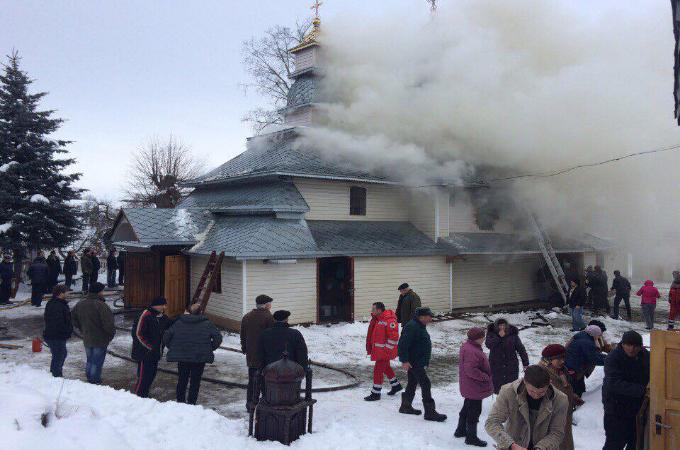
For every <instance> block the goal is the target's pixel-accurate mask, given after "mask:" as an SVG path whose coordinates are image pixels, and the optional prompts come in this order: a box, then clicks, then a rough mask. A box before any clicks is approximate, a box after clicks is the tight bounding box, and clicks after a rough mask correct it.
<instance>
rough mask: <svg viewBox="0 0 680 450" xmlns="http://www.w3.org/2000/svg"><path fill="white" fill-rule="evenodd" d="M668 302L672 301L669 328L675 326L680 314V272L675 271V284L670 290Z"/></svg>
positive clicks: (669, 312)
mask: <svg viewBox="0 0 680 450" xmlns="http://www.w3.org/2000/svg"><path fill="white" fill-rule="evenodd" d="M668 302H669V303H670V307H671V308H670V311H668V329H669V330H672V329H674V328H675V318H676V317H677V316H678V314H680V272H678V271H675V272H673V284H671V289H670V291H668Z"/></svg>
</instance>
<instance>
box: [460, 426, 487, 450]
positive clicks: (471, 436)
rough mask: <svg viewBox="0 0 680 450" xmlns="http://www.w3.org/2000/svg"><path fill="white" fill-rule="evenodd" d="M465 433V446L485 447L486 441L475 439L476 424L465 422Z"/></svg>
mask: <svg viewBox="0 0 680 450" xmlns="http://www.w3.org/2000/svg"><path fill="white" fill-rule="evenodd" d="M465 426H466V427H467V432H466V433H465V445H472V446H473V447H486V441H483V440H481V439H479V438H478V437H477V422H467V423H466V424H465Z"/></svg>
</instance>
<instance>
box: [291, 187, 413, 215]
mask: <svg viewBox="0 0 680 450" xmlns="http://www.w3.org/2000/svg"><path fill="white" fill-rule="evenodd" d="M294 182H295V186H296V187H297V188H298V190H299V191H300V193H301V194H302V197H303V198H304V199H305V201H306V202H307V204H308V205H309V209H310V211H309V212H308V213H307V214H306V216H305V218H306V219H307V220H375V221H381V220H384V221H408V217H409V215H408V208H407V207H406V205H405V202H404V194H403V191H402V190H401V189H400V188H398V187H393V186H386V185H380V184H370V183H349V182H341V181H325V180H313V179H305V178H296V179H295V180H294ZM352 186H360V187H363V188H366V215H365V216H352V215H350V214H349V190H350V188H351V187H352Z"/></svg>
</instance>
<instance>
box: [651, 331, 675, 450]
mask: <svg viewBox="0 0 680 450" xmlns="http://www.w3.org/2000/svg"><path fill="white" fill-rule="evenodd" d="M651 349H652V354H651V372H650V389H649V396H650V413H649V422H650V423H649V434H650V437H649V440H650V444H651V445H650V447H649V448H652V449H654V450H677V449H680V376H678V374H680V333H677V332H673V331H661V330H654V331H652V345H651Z"/></svg>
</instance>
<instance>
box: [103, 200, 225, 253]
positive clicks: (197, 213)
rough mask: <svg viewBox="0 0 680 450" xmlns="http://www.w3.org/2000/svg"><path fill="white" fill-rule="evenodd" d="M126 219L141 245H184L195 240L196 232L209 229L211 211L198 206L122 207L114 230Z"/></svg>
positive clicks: (137, 243)
mask: <svg viewBox="0 0 680 450" xmlns="http://www.w3.org/2000/svg"><path fill="white" fill-rule="evenodd" d="M123 219H125V220H127V222H128V223H129V224H130V226H131V227H132V231H133V232H134V235H135V237H136V238H137V240H136V241H134V242H135V243H136V245H138V246H154V245H178V246H184V245H191V244H193V243H194V242H196V236H197V235H198V234H200V233H201V232H203V231H204V230H205V229H206V227H207V226H208V224H209V223H210V221H211V220H212V215H211V213H210V211H208V210H206V209H197V208H176V209H162V208H123V209H122V210H121V212H120V214H119V216H118V218H117V219H116V223H115V224H114V227H113V228H114V230H115V229H116V226H117V225H118V224H119V223H120V222H121V220H123ZM118 243H119V244H120V242H118Z"/></svg>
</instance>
